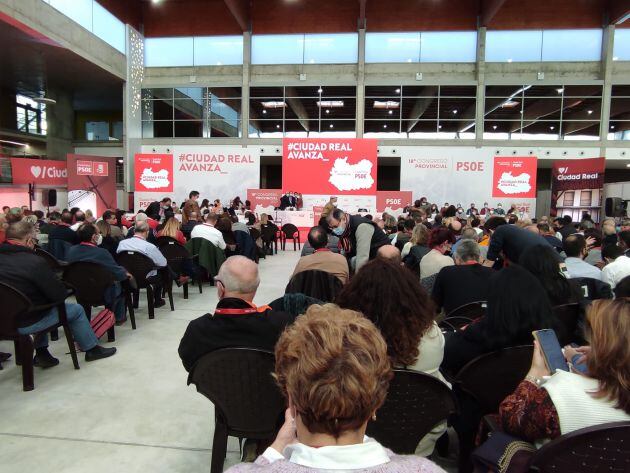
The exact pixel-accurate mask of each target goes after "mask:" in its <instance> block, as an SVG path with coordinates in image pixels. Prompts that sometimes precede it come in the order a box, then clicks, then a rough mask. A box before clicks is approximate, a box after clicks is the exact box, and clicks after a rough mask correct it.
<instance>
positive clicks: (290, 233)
mask: <svg viewBox="0 0 630 473" xmlns="http://www.w3.org/2000/svg"><path fill="white" fill-rule="evenodd" d="M297 232H298V228H297V227H296V226H295V225H293V224H292V223H285V224H284V225H282V233H284V235H285V236H286V237H287V238H293V237H294V236H295V234H296V233H297Z"/></svg>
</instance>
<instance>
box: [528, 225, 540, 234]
mask: <svg viewBox="0 0 630 473" xmlns="http://www.w3.org/2000/svg"><path fill="white" fill-rule="evenodd" d="M525 230H528V231H530V232H532V233H538V234H540V229H539V228H538V225H535V224H531V225H527V226H526V227H525Z"/></svg>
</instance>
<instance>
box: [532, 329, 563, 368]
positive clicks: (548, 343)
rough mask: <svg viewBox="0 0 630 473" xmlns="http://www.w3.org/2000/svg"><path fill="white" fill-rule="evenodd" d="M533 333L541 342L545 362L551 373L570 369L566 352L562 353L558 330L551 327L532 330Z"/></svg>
mask: <svg viewBox="0 0 630 473" xmlns="http://www.w3.org/2000/svg"><path fill="white" fill-rule="evenodd" d="M532 334H533V335H534V338H536V340H538V343H539V344H540V348H541V349H542V352H543V356H544V358H545V363H546V364H547V368H549V371H550V372H551V374H553V373H555V372H556V370H563V371H569V365H567V362H566V360H565V358H564V354H563V353H562V348H561V347H560V342H558V337H556V332H554V331H553V330H551V329H545V330H536V331H534V332H532Z"/></svg>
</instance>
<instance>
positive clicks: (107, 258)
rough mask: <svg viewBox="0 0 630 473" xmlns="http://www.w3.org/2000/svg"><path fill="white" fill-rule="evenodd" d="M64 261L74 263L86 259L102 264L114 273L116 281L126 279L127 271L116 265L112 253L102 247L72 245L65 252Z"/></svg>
mask: <svg viewBox="0 0 630 473" xmlns="http://www.w3.org/2000/svg"><path fill="white" fill-rule="evenodd" d="M66 261H67V262H68V263H74V262H76V261H87V262H90V263H97V264H100V265H101V266H104V267H105V269H107V270H108V271H109V272H110V273H112V274H113V275H114V277H115V278H116V281H124V280H125V279H127V271H126V270H125V268H123V267H122V266H120V265H118V264H117V263H116V261H115V260H114V258H113V257H112V255H111V254H110V253H109V251H107V250H106V249H104V248H99V247H98V246H90V245H74V246H73V247H71V248H70V249H69V250H68V253H67V254H66Z"/></svg>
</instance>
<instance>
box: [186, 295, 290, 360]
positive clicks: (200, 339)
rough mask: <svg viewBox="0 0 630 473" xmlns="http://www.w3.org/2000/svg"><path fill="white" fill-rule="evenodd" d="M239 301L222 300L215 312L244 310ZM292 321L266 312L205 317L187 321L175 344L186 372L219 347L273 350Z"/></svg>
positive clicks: (273, 312) (248, 306) (231, 299)
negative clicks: (186, 326) (177, 345)
mask: <svg viewBox="0 0 630 473" xmlns="http://www.w3.org/2000/svg"><path fill="white" fill-rule="evenodd" d="M250 307H251V306H250V305H249V304H248V303H247V302H246V301H244V300H242V299H236V298H225V299H221V300H220V301H219V303H218V304H217V309H248V308H250ZM293 320H294V317H292V316H291V315H289V314H286V313H284V312H276V311H272V310H269V309H268V310H266V311H264V312H258V313H253V314H237V315H226V314H221V315H219V314H215V315H213V314H205V315H202V316H201V317H199V318H197V319H195V320H193V321H191V322H190V323H189V324H188V328H186V333H184V336H183V337H182V340H181V342H180V343H179V350H178V351H179V357H180V358H181V359H182V364H183V365H184V368H186V371H190V370H191V369H192V367H193V366H194V364H195V362H196V361H197V360H198V359H199V358H201V357H202V356H203V355H205V354H207V353H210V352H212V351H214V350H219V349H221V348H237V347H240V348H243V347H245V348H258V349H261V350H269V351H273V349H274V347H275V345H276V342H277V341H278V337H279V336H280V334H281V333H282V331H283V330H284V328H285V327H286V326H287V325H289V324H291V323H292V322H293Z"/></svg>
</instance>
